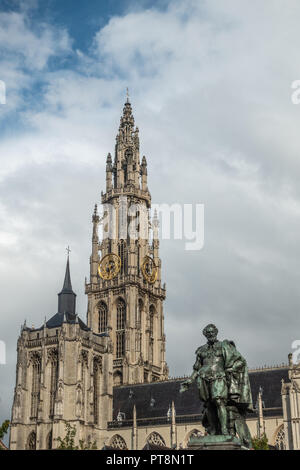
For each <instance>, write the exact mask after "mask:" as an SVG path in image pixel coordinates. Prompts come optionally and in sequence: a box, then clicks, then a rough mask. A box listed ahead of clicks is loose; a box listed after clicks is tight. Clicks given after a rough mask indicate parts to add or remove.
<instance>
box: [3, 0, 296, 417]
mask: <svg viewBox="0 0 300 470" xmlns="http://www.w3.org/2000/svg"><path fill="white" fill-rule="evenodd" d="M299 18H300V4H299V1H298V0H289V1H288V2H287V1H286V0H272V1H264V2H262V1H261V0H252V1H251V2H250V1H246V0H207V1H205V0H170V1H167V0H161V1H159V0H157V1H155V0H152V1H150V0H149V1H142V0H138V1H130V0H126V1H125V0H119V1H117V0H114V1H113V0H107V1H96V0H89V2H88V6H87V3H85V2H81V1H77V0H76V1H74V0H40V1H38V0H26V1H24V2H21V1H17V0H2V2H1V5H0V79H1V80H2V81H4V82H5V84H6V104H1V105H0V114H1V122H0V162H1V164H0V227H1V230H0V276H1V312H2V313H1V318H2V321H1V330H0V331H1V333H0V340H2V341H5V343H6V352H7V364H6V365H5V366H4V365H0V376H1V397H0V399H1V401H0V421H1V420H3V419H4V418H7V417H9V416H10V406H11V401H12V394H13V387H14V381H15V362H16V342H17V337H18V335H19V331H20V326H21V324H22V323H23V322H24V320H25V319H26V320H27V324H28V325H29V326H31V325H34V326H37V327H38V326H40V325H41V324H42V323H43V320H44V317H45V316H47V317H48V318H49V317H50V316H52V315H53V314H54V313H55V312H56V309H57V293H58V292H59V290H60V289H61V287H62V282H63V277H64V269H65V261H66V253H65V248H66V246H67V245H70V246H71V249H72V253H71V274H72V282H73V288H74V290H75V291H76V293H77V300H78V302H77V310H78V313H79V314H80V315H81V317H82V318H83V319H85V315H86V298H85V294H84V278H85V276H88V274H89V255H90V251H91V229H92V227H91V215H92V211H93V207H94V204H95V202H99V199H100V192H101V190H103V189H104V184H105V174H104V170H105V158H106V155H107V153H108V152H113V150H114V139H115V135H116V132H117V129H118V124H119V118H120V114H121V110H122V107H123V103H124V101H125V90H126V87H127V86H128V87H129V90H130V96H131V102H132V106H133V109H134V115H135V119H136V124H137V125H138V126H139V128H140V138H141V151H142V154H145V155H146V156H147V160H148V181H149V189H150V191H151V193H152V200H153V202H155V203H180V204H183V203H193V204H196V203H203V204H204V205H205V244H204V247H203V249H202V250H200V251H186V250H185V249H184V247H185V242H184V241H180V240H175V241H167V240H162V242H161V258H162V263H163V280H164V281H166V284H167V301H166V305H165V328H166V335H167V360H168V363H169V366H170V373H171V375H172V376H174V375H182V374H185V373H189V372H190V370H191V367H192V364H193V361H194V351H195V349H196V347H197V346H198V345H199V344H200V343H201V342H202V341H203V338H202V336H201V330H202V328H203V327H204V326H205V325H206V324H207V323H208V322H215V323H216V324H217V325H218V327H219V330H220V337H221V338H229V339H234V340H235V341H236V343H237V345H238V348H239V350H240V351H241V352H242V353H243V354H244V355H245V357H246V358H247V360H248V364H249V366H250V367H256V366H263V365H264V364H278V363H282V362H286V359H287V354H288V353H289V352H290V350H291V343H292V341H293V340H295V339H298V338H300V318H299V312H300V289H299V285H300V268H299V257H300V186H299V180H300V161H299V157H300V137H299V122H300V105H295V104H293V103H292V101H291V95H292V91H293V90H292V89H291V84H292V82H293V81H294V80H297V79H300V62H299V51H300V36H299ZM178 345H180V348H178ZM178 350H180V355H179V353H178Z"/></svg>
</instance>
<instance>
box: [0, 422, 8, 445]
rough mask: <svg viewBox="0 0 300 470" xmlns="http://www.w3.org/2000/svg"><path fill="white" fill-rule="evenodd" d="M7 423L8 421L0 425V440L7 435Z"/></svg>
mask: <svg viewBox="0 0 300 470" xmlns="http://www.w3.org/2000/svg"><path fill="white" fill-rule="evenodd" d="M9 424H10V423H9V421H8V419H7V420H6V421H4V423H2V424H1V426H0V440H1V439H3V437H4V435H5V434H6V433H7V431H8V428H9ZM0 450H3V448H2V447H0Z"/></svg>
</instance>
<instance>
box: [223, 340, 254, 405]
mask: <svg viewBox="0 0 300 470" xmlns="http://www.w3.org/2000/svg"><path fill="white" fill-rule="evenodd" d="M222 351H223V356H224V363H225V373H226V378H227V383H228V393H229V397H228V399H229V401H231V402H232V403H233V404H235V405H237V406H238V407H243V408H244V409H246V410H248V411H253V403H252V394H251V387H250V380H249V374H248V367H247V362H246V360H245V359H244V358H243V356H242V355H241V353H239V351H238V350H237V349H236V348H235V346H234V345H233V344H232V342H230V341H228V340H224V341H222ZM228 369H232V371H228Z"/></svg>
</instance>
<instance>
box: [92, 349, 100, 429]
mask: <svg viewBox="0 0 300 470" xmlns="http://www.w3.org/2000/svg"><path fill="white" fill-rule="evenodd" d="M93 365H94V367H93V373H94V423H95V424H99V406H98V403H99V401H98V397H99V394H100V381H99V374H100V365H101V364H100V361H99V358H98V357H95V358H94V363H93Z"/></svg>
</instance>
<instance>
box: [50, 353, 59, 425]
mask: <svg viewBox="0 0 300 470" xmlns="http://www.w3.org/2000/svg"><path fill="white" fill-rule="evenodd" d="M48 354H49V357H50V367H51V372H50V409H49V416H50V417H52V416H53V415H54V403H55V394H56V390H57V382H58V354H57V350H50V351H49V352H48Z"/></svg>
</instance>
